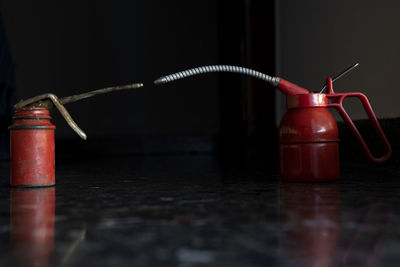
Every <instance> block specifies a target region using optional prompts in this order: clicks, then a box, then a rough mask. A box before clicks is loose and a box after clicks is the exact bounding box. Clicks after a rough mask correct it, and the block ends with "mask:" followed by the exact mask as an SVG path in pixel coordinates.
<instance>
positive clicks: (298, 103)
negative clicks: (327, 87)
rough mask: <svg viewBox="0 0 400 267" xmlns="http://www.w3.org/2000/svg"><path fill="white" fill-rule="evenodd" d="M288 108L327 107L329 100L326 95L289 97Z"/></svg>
mask: <svg viewBox="0 0 400 267" xmlns="http://www.w3.org/2000/svg"><path fill="white" fill-rule="evenodd" d="M286 104H287V108H288V109H290V108H309V107H321V108H323V107H327V106H328V98H327V95H326V94H300V95H288V96H287V98H286Z"/></svg>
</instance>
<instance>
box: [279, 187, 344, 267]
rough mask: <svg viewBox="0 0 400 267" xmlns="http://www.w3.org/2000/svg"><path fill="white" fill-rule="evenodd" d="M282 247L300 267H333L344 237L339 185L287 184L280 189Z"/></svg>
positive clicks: (289, 257)
mask: <svg viewBox="0 0 400 267" xmlns="http://www.w3.org/2000/svg"><path fill="white" fill-rule="evenodd" d="M280 219H281V227H282V231H281V238H282V240H281V245H282V250H283V252H284V253H287V256H288V257H287V258H288V259H291V260H297V261H298V264H296V266H299V267H300V266H321V267H328V266H334V265H332V263H333V262H334V261H333V256H334V252H335V249H336V247H337V244H338V241H339V236H340V227H339V221H340V188H339V186H338V185H336V184H301V183H285V184H283V185H282V186H281V188H280Z"/></svg>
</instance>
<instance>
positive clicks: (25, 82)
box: [0, 0, 400, 153]
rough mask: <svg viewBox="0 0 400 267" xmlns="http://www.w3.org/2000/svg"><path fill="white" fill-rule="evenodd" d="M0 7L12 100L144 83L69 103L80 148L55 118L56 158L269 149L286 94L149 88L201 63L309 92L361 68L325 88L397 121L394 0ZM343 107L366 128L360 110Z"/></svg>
mask: <svg viewBox="0 0 400 267" xmlns="http://www.w3.org/2000/svg"><path fill="white" fill-rule="evenodd" d="M0 8H1V11H2V15H3V20H4V24H5V28H6V31H7V37H8V41H9V46H10V51H11V55H12V58H13V63H14V67H15V76H16V84H17V86H16V88H17V95H18V99H21V98H23V99H26V98H29V97H32V96H34V95H39V94H42V93H45V92H52V93H55V94H56V95H58V96H59V97H62V96H67V95H71V94H76V93H81V92H85V91H89V90H93V89H98V88H102V87H107V86H112V85H119V84H127V83H132V82H143V83H144V84H145V87H144V88H141V89H137V90H134V91H126V92H118V93H114V94H110V95H107V96H99V97H96V98H92V99H88V100H83V101H81V102H77V103H73V104H70V105H68V106H67V109H68V110H69V111H70V113H71V115H72V117H73V118H74V119H75V120H76V122H77V123H78V125H79V126H80V127H81V128H82V129H83V130H84V131H85V132H86V133H87V135H88V141H86V142H83V141H80V140H79V137H78V136H76V134H75V133H74V132H73V131H72V130H71V129H70V128H69V127H68V126H67V124H66V123H65V122H64V120H63V118H62V117H61V116H60V115H59V114H58V111H55V110H54V111H53V113H52V114H53V116H54V120H53V122H54V124H56V126H57V131H56V134H57V138H58V139H59V140H60V141H58V151H60V150H62V149H63V148H65V147H66V148H71V147H73V148H74V149H82V150H84V151H86V152H87V153H89V151H92V152H90V153H101V152H106V153H111V152H112V151H124V152H135V153H136V152H138V153H169V152H187V151H192V152H196V151H197V152H198V151H202V152H210V151H215V150H223V151H230V150H232V149H233V150H235V151H240V150H242V149H245V148H248V147H249V146H250V147H252V146H253V147H261V148H263V149H264V150H268V149H271V148H273V147H274V146H275V142H276V139H277V137H276V125H277V123H278V122H279V120H280V118H281V116H282V114H283V113H284V110H285V107H284V96H283V95H282V94H281V93H280V92H276V91H275V89H273V88H271V87H269V86H265V85H264V84H263V83H262V82H260V81H256V80H253V79H250V78H247V77H242V76H240V75H235V74H207V75H201V76H195V77H193V78H190V79H185V80H180V81H177V82H174V83H170V84H167V85H161V86H155V85H153V83H152V81H153V80H154V79H156V78H158V77H159V76H161V75H164V74H169V73H173V72H176V71H180V70H183V69H187V68H191V67H195V66H201V65H209V64H233V65H240V66H246V67H250V68H254V69H256V70H259V71H261V72H265V73H268V74H272V75H275V74H276V75H279V76H281V77H284V78H286V79H288V80H290V81H293V82H295V83H298V84H300V85H302V86H304V87H306V88H309V89H310V90H316V89H319V88H320V87H322V85H323V83H324V80H325V78H326V76H328V75H332V76H334V75H335V74H337V73H338V72H340V71H341V70H343V69H344V68H346V67H347V66H348V65H351V64H353V63H355V62H360V64H361V65H360V67H359V68H358V70H356V71H354V72H352V74H351V75H349V76H347V77H346V78H344V79H342V80H340V81H338V82H336V83H335V88H336V89H337V91H362V92H363V93H365V94H366V95H367V96H368V97H369V98H370V100H371V103H372V105H373V107H374V109H375V112H376V114H377V116H378V117H379V118H393V117H398V116H399V115H400V106H399V105H397V99H398V95H399V93H398V92H399V90H397V86H396V74H397V67H396V66H397V62H398V59H400V52H399V49H398V47H400V36H399V34H398V27H399V26H398V25H400V18H399V17H398V16H397V14H398V10H399V9H400V4H399V3H398V2H397V1H381V2H380V3H379V4H378V3H375V2H374V1H351V2H349V1H344V0H340V1H316V0H314V1H301V2H299V1H288V0H283V1H256V0H241V1H223V0H218V1H214V0H209V1H178V0H176V1H161V0H149V1H115V0H114V1H106V0H102V1H94V0H88V1H76V0H72V1H61V2H60V1H50V0H42V1H27V0H2V1H0ZM347 107H348V108H349V111H350V113H351V114H352V115H353V116H354V118H355V119H361V118H365V117H364V114H363V111H362V109H361V108H360V107H359V105H358V103H353V102H349V103H348V105H347ZM64 144H65V145H64Z"/></svg>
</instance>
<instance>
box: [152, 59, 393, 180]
mask: <svg viewBox="0 0 400 267" xmlns="http://www.w3.org/2000/svg"><path fill="white" fill-rule="evenodd" d="M357 66H358V63H357V64H354V65H352V66H351V67H349V68H347V69H346V70H345V71H343V72H342V73H340V74H339V75H337V76H336V77H335V78H334V79H333V80H332V78H330V77H328V79H327V82H326V86H324V88H323V89H322V90H321V92H320V93H310V92H309V91H308V90H307V89H305V88H302V87H300V86H298V85H296V84H293V83H291V82H289V81H287V80H285V79H282V78H279V77H273V76H269V75H266V74H264V73H261V72H258V71H255V70H252V69H248V68H243V67H238V66H231V65H209V66H202V67H197V68H193V69H189V70H184V71H181V72H177V73H173V74H170V75H166V76H162V77H160V78H158V79H157V80H155V81H154V83H155V84H163V83H168V82H171V81H175V80H178V79H182V78H185V77H189V76H193V75H197V74H202V73H209V72H232V73H240V74H245V75H249V76H252V77H255V78H258V79H261V80H264V81H265V82H267V83H270V84H272V85H274V86H276V87H277V88H278V89H279V90H281V91H282V92H283V93H284V94H285V95H286V97H287V98H286V99H287V108H288V112H287V113H286V115H285V116H284V117H283V120H282V122H281V124H280V127H279V146H280V148H279V150H280V172H281V178H282V180H284V181H296V182H310V181H330V180H335V179H337V178H338V177H339V173H340V171H339V148H338V142H339V138H338V127H337V124H336V121H335V119H334V118H333V116H332V115H331V113H330V112H329V111H328V110H327V109H326V108H329V107H333V108H335V109H337V111H338V112H339V114H340V115H341V116H342V118H343V120H344V122H345V123H346V124H347V125H348V126H349V127H350V130H351V131H352V132H353V134H354V136H355V138H356V140H357V141H358V142H359V143H360V145H361V148H362V149H363V151H364V153H365V155H366V156H367V158H368V159H369V160H371V161H372V162H375V163H380V162H384V161H386V160H387V159H389V157H390V155H391V153H392V149H391V146H390V143H389V141H388V140H387V138H386V136H385V134H384V132H383V130H382V128H381V126H380V125H379V122H378V120H377V118H376V116H375V114H374V112H373V111H372V108H371V105H370V103H369V101H368V99H367V97H366V96H365V95H364V94H362V93H358V92H351V93H335V92H334V91H333V87H332V82H333V81H334V80H337V79H339V78H340V77H342V76H343V75H345V74H346V73H348V72H349V71H351V70H352V69H354V68H355V67H357ZM326 87H327V93H322V92H323V91H324V90H325V88H326ZM347 97H353V98H357V99H359V100H360V102H361V104H362V105H363V107H364V109H365V111H366V113H367V115H368V118H369V120H370V122H371V124H372V126H373V127H374V129H375V132H376V134H377V136H378V138H379V139H380V140H381V141H382V144H383V146H384V149H385V152H384V154H383V155H382V156H381V157H375V156H374V155H373V154H372V153H371V151H370V150H369V148H368V146H367V144H366V143H365V141H364V139H363V137H362V136H361V135H360V133H359V131H358V130H357V128H356V126H355V125H354V123H353V121H352V120H351V118H350V116H349V115H348V114H347V112H346V110H345V109H344V107H343V100H344V99H345V98H347Z"/></svg>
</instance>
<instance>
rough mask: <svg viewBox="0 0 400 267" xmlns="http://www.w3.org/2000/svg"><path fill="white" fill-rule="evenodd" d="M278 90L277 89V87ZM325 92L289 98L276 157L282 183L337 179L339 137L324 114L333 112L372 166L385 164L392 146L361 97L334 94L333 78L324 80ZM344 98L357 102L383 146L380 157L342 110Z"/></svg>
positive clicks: (335, 127)
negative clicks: (361, 106) (355, 99)
mask: <svg viewBox="0 0 400 267" xmlns="http://www.w3.org/2000/svg"><path fill="white" fill-rule="evenodd" d="M278 88H279V85H278ZM327 88H328V92H327V93H326V94H322V93H308V94H303V93H300V94H288V95H287V108H288V111H287V113H286V114H285V115H284V117H283V119H282V121H281V124H280V126H279V157H280V173H281V179H282V180H284V181H301V182H304V181H329V180H335V179H337V178H338V177H339V175H340V171H339V136H338V127H337V124H336V120H335V119H334V117H333V116H332V115H331V113H330V112H329V111H328V110H327V108H328V107H333V108H336V109H337V110H338V112H339V114H340V115H341V116H342V118H343V120H344V122H345V123H346V124H347V125H348V126H349V127H350V129H351V131H352V132H353V134H354V136H355V137H356V139H357V141H358V142H359V143H360V145H361V147H362V149H363V151H364V153H365V155H366V156H367V158H368V159H369V160H371V161H372V162H376V163H380V162H384V161H386V160H387V159H388V158H389V157H390V155H391V152H392V150H391V146H390V143H389V141H388V140H387V138H386V136H385V134H384V132H383V130H382V128H381V127H380V125H379V122H378V120H377V118H376V116H375V114H374V112H373V110H372V108H371V105H370V103H369V101H368V99H367V97H366V96H365V95H364V94H362V93H335V92H334V91H333V87H332V78H328V79H327ZM347 97H353V98H358V99H359V100H360V101H361V103H362V105H363V107H364V109H365V111H366V113H367V115H368V118H369V120H370V121H371V123H372V125H373V127H374V129H375V131H376V133H377V135H378V137H379V139H380V140H381V142H382V144H383V145H384V148H385V152H384V155H383V156H382V157H379V158H377V157H375V156H373V155H372V153H371V151H370V149H369V148H368V146H367V144H366V143H365V141H364V139H363V137H362V136H361V134H360V133H359V131H358V130H357V128H356V126H355V125H354V123H353V121H352V120H351V118H350V116H349V115H348V114H347V112H346V110H345V109H344V107H343V100H344V99H345V98H347Z"/></svg>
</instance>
